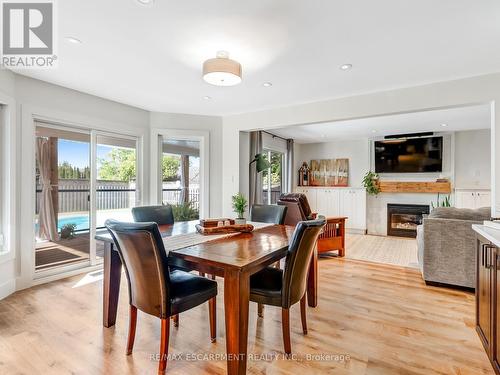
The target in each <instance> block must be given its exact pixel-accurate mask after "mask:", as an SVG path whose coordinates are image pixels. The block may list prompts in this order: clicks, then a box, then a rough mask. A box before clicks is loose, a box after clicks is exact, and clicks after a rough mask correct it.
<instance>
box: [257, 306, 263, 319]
mask: <svg viewBox="0 0 500 375" xmlns="http://www.w3.org/2000/svg"><path fill="white" fill-rule="evenodd" d="M257 315H258V316H259V318H263V317H264V305H263V304H262V303H258V304H257Z"/></svg>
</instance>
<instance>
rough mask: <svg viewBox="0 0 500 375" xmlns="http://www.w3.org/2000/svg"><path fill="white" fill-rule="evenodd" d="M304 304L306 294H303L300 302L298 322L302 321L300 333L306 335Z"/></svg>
mask: <svg viewBox="0 0 500 375" xmlns="http://www.w3.org/2000/svg"><path fill="white" fill-rule="evenodd" d="M306 302H307V293H304V296H303V297H302V298H301V300H300V320H302V332H304V335H307V317H306Z"/></svg>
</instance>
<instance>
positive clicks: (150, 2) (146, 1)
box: [135, 0, 154, 5]
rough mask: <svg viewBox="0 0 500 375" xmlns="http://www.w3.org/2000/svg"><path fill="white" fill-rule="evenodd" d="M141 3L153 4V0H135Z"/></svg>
mask: <svg viewBox="0 0 500 375" xmlns="http://www.w3.org/2000/svg"><path fill="white" fill-rule="evenodd" d="M135 1H137V2H138V3H139V4H141V5H153V3H154V0H135Z"/></svg>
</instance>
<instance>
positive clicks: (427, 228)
mask: <svg viewBox="0 0 500 375" xmlns="http://www.w3.org/2000/svg"><path fill="white" fill-rule="evenodd" d="M490 217H491V209H490V208H489V207H483V208H478V209H475V210H472V209H467V208H454V207H438V208H435V209H434V210H432V212H431V213H430V214H429V216H428V217H425V218H424V219H423V223H422V225H419V226H418V227H417V247H418V264H419V267H420V270H421V272H422V276H423V278H424V280H425V282H426V283H428V284H447V285H453V286H459V287H465V288H475V285H476V257H475V251H476V240H475V235H474V231H473V230H472V224H482V222H483V221H484V220H489V219H490Z"/></svg>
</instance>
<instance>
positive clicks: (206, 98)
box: [203, 95, 212, 100]
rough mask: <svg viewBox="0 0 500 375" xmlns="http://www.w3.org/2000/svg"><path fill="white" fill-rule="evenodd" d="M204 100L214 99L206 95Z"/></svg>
mask: <svg viewBox="0 0 500 375" xmlns="http://www.w3.org/2000/svg"><path fill="white" fill-rule="evenodd" d="M203 99H205V100H211V99H212V97H211V96H208V95H205V96H204V97H203Z"/></svg>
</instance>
